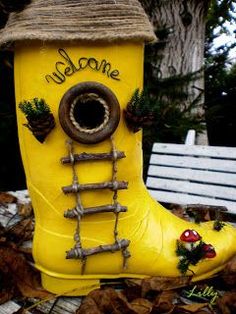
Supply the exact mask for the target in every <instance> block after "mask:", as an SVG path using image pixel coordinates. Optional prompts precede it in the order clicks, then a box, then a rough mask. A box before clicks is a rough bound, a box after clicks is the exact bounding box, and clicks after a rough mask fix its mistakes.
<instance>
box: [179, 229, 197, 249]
mask: <svg viewBox="0 0 236 314" xmlns="http://www.w3.org/2000/svg"><path fill="white" fill-rule="evenodd" d="M201 238H202V237H201V236H200V235H199V233H198V232H197V231H196V230H191V229H187V230H185V231H184V232H183V233H182V234H181V236H180V240H181V241H182V242H184V246H185V248H186V249H188V250H192V249H193V248H194V247H196V245H197V244H198V241H200V240H201Z"/></svg>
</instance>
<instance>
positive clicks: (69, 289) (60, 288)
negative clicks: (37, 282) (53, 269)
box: [41, 273, 100, 296]
mask: <svg viewBox="0 0 236 314" xmlns="http://www.w3.org/2000/svg"><path fill="white" fill-rule="evenodd" d="M41 278H42V285H43V287H44V289H46V290H48V291H50V292H52V293H55V294H60V295H69V296H82V295H87V294H88V293H89V292H90V291H92V290H94V289H98V288H100V280H98V279H62V278H56V277H52V276H49V275H47V274H45V273H41Z"/></svg>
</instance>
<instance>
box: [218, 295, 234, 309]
mask: <svg viewBox="0 0 236 314" xmlns="http://www.w3.org/2000/svg"><path fill="white" fill-rule="evenodd" d="M217 305H218V307H219V309H220V310H221V312H222V314H233V313H236V291H234V292H226V293H225V294H224V295H223V297H222V298H219V299H218V300H217Z"/></svg>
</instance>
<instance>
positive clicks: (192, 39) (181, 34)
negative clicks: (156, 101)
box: [141, 0, 209, 116]
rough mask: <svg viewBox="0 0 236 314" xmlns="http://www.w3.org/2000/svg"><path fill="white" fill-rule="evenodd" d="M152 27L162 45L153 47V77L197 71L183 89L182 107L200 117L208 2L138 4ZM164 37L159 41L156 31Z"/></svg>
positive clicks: (157, 0)
mask: <svg viewBox="0 0 236 314" xmlns="http://www.w3.org/2000/svg"><path fill="white" fill-rule="evenodd" d="M141 3H142V5H143V7H144V9H145V10H146V12H147V14H148V15H149V17H150V20H151V22H152V23H153V26H154V30H155V32H156V34H157V36H158V37H159V40H160V41H161V42H162V41H163V43H164V44H163V45H157V46H156V47H157V49H156V55H157V56H161V57H160V58H156V60H157V61H156V64H155V68H156V75H158V76H159V78H160V79H164V78H168V77H171V76H173V75H186V74H189V73H194V72H198V71H200V73H199V75H197V76H198V78H197V79H195V80H194V81H192V80H189V82H188V84H186V85H185V87H184V88H185V92H187V94H188V98H187V99H186V102H184V103H183V104H182V105H183V107H186V106H190V105H191V103H193V101H194V100H195V105H194V107H193V109H192V110H191V112H192V113H194V114H196V113H197V114H199V115H201V116H203V115H204V110H203V103H204V93H203V91H204V76H203V70H202V69H203V65H204V42H205V18H206V13H207V9H208V6H209V1H208V0H173V1H168V0H141ZM163 29H166V30H167V31H168V36H167V37H165V38H164V39H163V38H160V37H161V36H160V34H163V33H160V30H163Z"/></svg>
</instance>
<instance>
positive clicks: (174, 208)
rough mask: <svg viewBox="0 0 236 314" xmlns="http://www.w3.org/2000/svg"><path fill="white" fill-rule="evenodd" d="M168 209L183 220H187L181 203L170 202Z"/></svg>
mask: <svg viewBox="0 0 236 314" xmlns="http://www.w3.org/2000/svg"><path fill="white" fill-rule="evenodd" d="M170 210H171V213H172V214H174V215H175V216H177V217H179V218H181V219H184V220H189V218H188V216H187V215H186V211H185V209H184V208H183V207H182V206H181V205H178V204H171V206H170Z"/></svg>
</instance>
